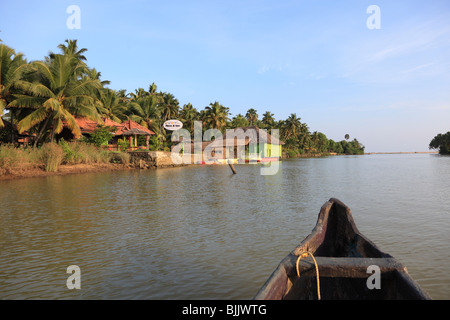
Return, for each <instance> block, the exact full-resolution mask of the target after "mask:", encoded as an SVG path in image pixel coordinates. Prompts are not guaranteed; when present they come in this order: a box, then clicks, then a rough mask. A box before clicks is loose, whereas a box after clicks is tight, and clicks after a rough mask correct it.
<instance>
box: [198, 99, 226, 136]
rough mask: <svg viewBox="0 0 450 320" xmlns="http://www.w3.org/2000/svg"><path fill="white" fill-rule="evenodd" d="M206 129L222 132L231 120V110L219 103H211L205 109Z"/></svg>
mask: <svg viewBox="0 0 450 320" xmlns="http://www.w3.org/2000/svg"><path fill="white" fill-rule="evenodd" d="M202 120H203V121H204V122H205V125H206V127H208V128H214V129H218V130H222V129H223V128H225V126H226V124H227V121H228V120H229V108H226V107H224V106H222V105H221V104H220V103H219V102H217V101H216V102H214V103H210V104H209V106H207V107H205V113H204V119H202Z"/></svg>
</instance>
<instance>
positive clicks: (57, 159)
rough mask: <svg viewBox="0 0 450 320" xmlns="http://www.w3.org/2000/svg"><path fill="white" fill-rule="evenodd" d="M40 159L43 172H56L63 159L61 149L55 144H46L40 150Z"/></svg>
mask: <svg viewBox="0 0 450 320" xmlns="http://www.w3.org/2000/svg"><path fill="white" fill-rule="evenodd" d="M39 153H40V157H41V160H42V162H43V163H44V167H45V171H48V172H56V171H58V167H59V165H60V164H61V163H62V161H63V159H64V151H63V148H62V147H61V146H60V145H58V144H57V143H53V142H51V143H46V144H44V145H43V146H42V147H41V149H40V152H39Z"/></svg>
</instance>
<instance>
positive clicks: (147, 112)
mask: <svg viewBox="0 0 450 320" xmlns="http://www.w3.org/2000/svg"><path fill="white" fill-rule="evenodd" d="M129 110H130V111H131V112H132V114H131V116H130V119H131V120H133V121H135V122H138V123H140V124H141V125H143V126H144V127H146V128H148V129H150V130H152V131H153V132H155V133H159V132H160V128H159V126H160V113H159V110H158V99H157V97H155V96H150V95H149V96H144V97H141V98H140V99H137V100H135V101H132V102H130V104H129Z"/></svg>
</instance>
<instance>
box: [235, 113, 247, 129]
mask: <svg viewBox="0 0 450 320" xmlns="http://www.w3.org/2000/svg"><path fill="white" fill-rule="evenodd" d="M248 125H249V122H248V120H247V118H246V117H244V116H243V115H242V114H240V113H238V114H237V115H235V116H234V117H233V119H231V123H230V127H231V128H239V127H248Z"/></svg>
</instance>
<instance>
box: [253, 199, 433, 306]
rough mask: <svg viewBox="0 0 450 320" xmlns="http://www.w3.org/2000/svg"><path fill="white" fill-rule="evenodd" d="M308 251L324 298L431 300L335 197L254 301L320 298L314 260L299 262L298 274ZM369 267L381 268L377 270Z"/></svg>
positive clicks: (326, 204) (325, 206)
mask: <svg viewBox="0 0 450 320" xmlns="http://www.w3.org/2000/svg"><path fill="white" fill-rule="evenodd" d="M305 251H309V252H310V253H312V256H313V257H314V258H315V260H316V263H317V267H318V271H319V280H320V283H319V288H320V291H319V292H320V296H321V299H329V300H331V299H349V300H357V299H389V300H390V299H405V300H410V299H411V300H412V299H420V300H428V299H431V297H430V296H429V295H428V293H427V292H425V291H424V290H423V289H421V288H420V286H419V285H418V284H417V283H416V282H415V281H414V280H413V279H412V278H411V276H410V275H409V274H408V272H407V270H406V268H405V267H404V266H403V265H402V264H401V263H400V262H399V261H397V260H396V259H394V258H393V257H392V256H391V255H389V254H387V253H384V252H382V251H381V250H379V249H378V248H377V247H376V246H375V244H374V243H372V242H371V241H370V240H369V239H367V238H366V237H365V236H363V235H362V234H361V233H360V232H359V231H358V229H357V228H356V225H355V223H354V221H353V217H352V214H351V212H350V209H349V208H348V207H347V206H346V205H345V204H343V203H342V202H341V201H339V200H337V199H334V198H332V199H330V200H329V201H327V202H326V203H325V204H324V205H323V206H322V208H321V210H320V213H319V217H318V219H317V224H316V226H315V227H314V229H313V230H312V232H311V234H310V235H309V236H308V237H306V238H305V239H304V240H303V241H302V242H301V243H300V245H299V246H297V247H296V248H295V249H294V250H293V251H292V252H291V253H290V254H289V255H287V256H286V257H285V258H284V259H283V260H282V261H281V263H280V264H279V265H278V267H277V268H276V270H275V271H274V272H273V273H272V275H271V276H270V277H269V279H268V280H267V282H266V283H265V284H264V285H263V287H262V288H261V289H260V290H259V292H258V293H257V294H256V296H255V297H254V299H256V300H315V299H318V295H319V292H318V291H317V287H318V285H317V274H316V264H315V263H314V260H313V258H312V257H310V256H308V257H307V258H302V259H300V260H299V262H298V272H299V274H300V276H298V273H297V261H298V256H299V255H300V254H301V253H302V252H305ZM369 266H377V267H378V268H379V269H378V272H374V271H373V269H370V268H369ZM375 277H378V279H377V280H376V279H375ZM378 280H379V281H378ZM376 281H378V284H377V286H376V287H374V286H373V284H374V283H376ZM369 282H370V284H371V285H368V283H369ZM369 287H371V288H369ZM377 287H379V289H378V288H377Z"/></svg>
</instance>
